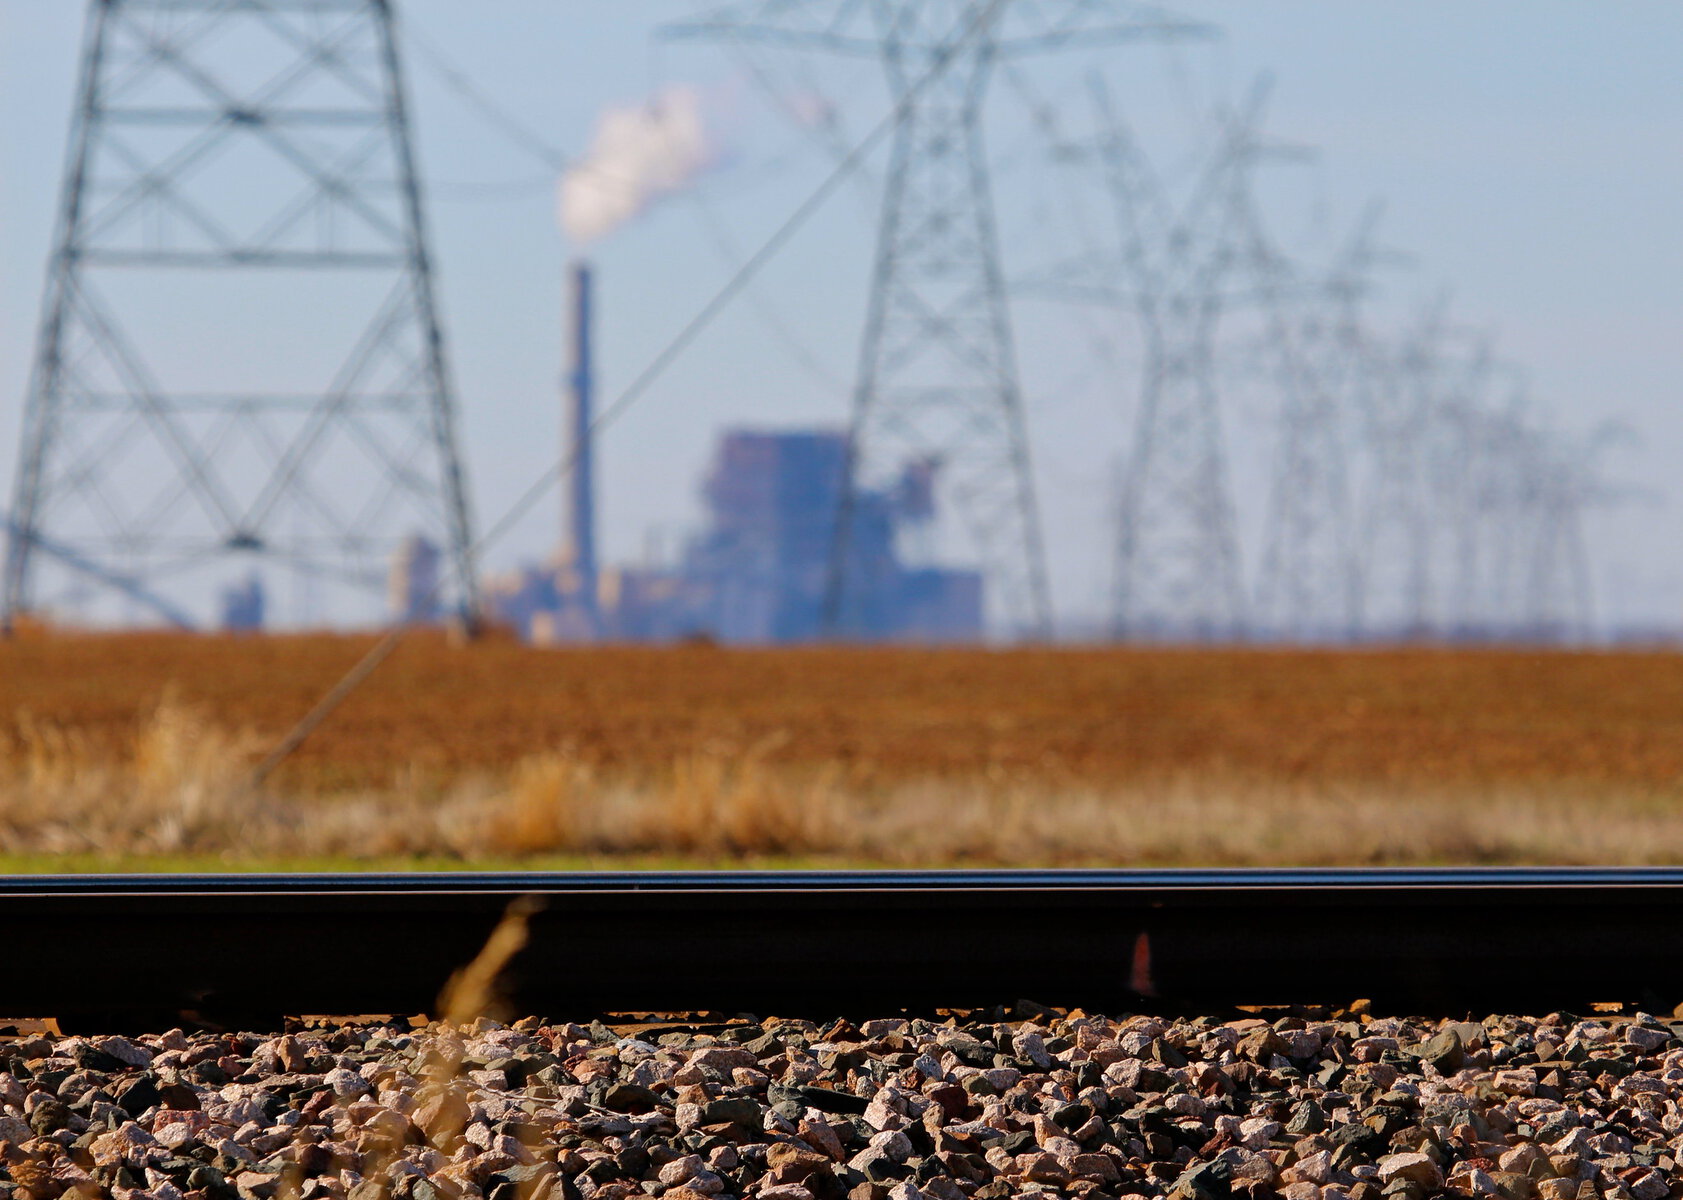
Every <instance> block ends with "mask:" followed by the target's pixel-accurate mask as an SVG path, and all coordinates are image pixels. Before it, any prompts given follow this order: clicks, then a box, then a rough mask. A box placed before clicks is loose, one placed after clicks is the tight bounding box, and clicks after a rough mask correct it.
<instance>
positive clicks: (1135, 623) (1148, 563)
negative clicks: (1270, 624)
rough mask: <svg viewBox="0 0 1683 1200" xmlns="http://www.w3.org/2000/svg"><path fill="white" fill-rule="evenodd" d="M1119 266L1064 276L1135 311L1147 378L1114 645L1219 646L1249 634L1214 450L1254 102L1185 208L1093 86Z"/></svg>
mask: <svg viewBox="0 0 1683 1200" xmlns="http://www.w3.org/2000/svg"><path fill="white" fill-rule="evenodd" d="M1095 100H1096V108H1097V110H1098V116H1099V123H1100V128H1099V136H1098V141H1097V144H1096V150H1097V153H1098V158H1099V161H1100V163H1101V165H1102V167H1103V170H1104V174H1105V179H1106V182H1107V184H1108V186H1109V189H1110V191H1111V192H1112V194H1113V197H1114V199H1115V202H1116V210H1117V219H1118V225H1119V237H1120V245H1121V253H1120V258H1119V260H1112V259H1110V258H1109V257H1107V256H1099V255H1094V256H1088V258H1087V259H1086V260H1084V261H1082V262H1078V263H1072V264H1069V265H1068V266H1067V267H1066V268H1064V269H1063V270H1062V271H1061V272H1060V273H1059V274H1060V277H1061V281H1062V282H1061V287H1062V288H1063V290H1064V291H1065V292H1066V293H1067V294H1068V295H1070V296H1072V297H1075V298H1084V299H1087V300H1090V301H1094V302H1099V303H1106V304H1112V305H1116V306H1119V307H1122V308H1125V309H1128V310H1131V311H1132V312H1133V313H1134V315H1135V317H1136V319H1137V322H1138V326H1139V334H1140V337H1141V340H1142V343H1143V347H1142V348H1143V352H1144V369H1143V374H1142V379H1141V385H1140V398H1139V409H1138V412H1137V414H1136V416H1135V428H1134V439H1133V444H1132V446H1131V447H1130V449H1129V455H1128V461H1127V465H1126V469H1125V474H1124V476H1123V481H1122V502H1121V505H1120V511H1119V514H1118V515H1119V521H1118V537H1117V556H1116V596H1115V602H1114V604H1115V607H1114V616H1113V621H1114V631H1115V634H1116V636H1117V637H1120V638H1128V639H1176V640H1178V639H1194V640H1208V639H1225V638H1231V637H1234V636H1236V635H1237V634H1239V633H1240V632H1242V631H1243V630H1244V628H1245V621H1246V610H1245V597H1244V593H1243V589H1242V584H1241V577H1240V568H1239V539H1238V533H1237V530H1236V523H1235V517H1234V508H1233V497H1232V492H1231V489H1230V485H1229V481H1228V473H1227V459H1226V454H1225V452H1224V449H1223V439H1222V433H1221V421H1220V403H1219V401H1220V396H1219V389H1218V387H1217V355H1218V350H1219V348H1220V345H1219V343H1220V339H1219V335H1220V332H1221V326H1222V323H1223V320H1224V318H1225V317H1226V316H1227V314H1228V312H1229V310H1230V309H1232V308H1233V307H1234V306H1235V305H1236V304H1237V303H1241V302H1245V303H1248V302H1251V301H1252V300H1254V295H1253V293H1254V291H1255V288H1254V287H1253V286H1250V285H1249V284H1248V282H1247V281H1246V280H1245V279H1244V278H1243V276H1244V274H1245V269H1246V267H1247V266H1252V265H1254V264H1253V263H1252V262H1251V261H1250V260H1251V253H1250V249H1251V246H1250V240H1249V239H1250V232H1251V225H1252V221H1253V217H1252V212H1251V204H1252V201H1251V196H1250V186H1251V174H1252V167H1253V166H1254V165H1255V163H1256V162H1257V160H1258V158H1259V157H1260V155H1261V154H1262V153H1263V147H1261V146H1260V144H1259V143H1258V140H1257V136H1256V127H1257V122H1258V120H1259V116H1258V111H1257V110H1258V109H1259V108H1260V94H1259V95H1258V97H1256V98H1255V99H1253V102H1252V106H1251V108H1250V109H1249V110H1247V111H1246V112H1243V113H1239V114H1234V115H1233V116H1231V117H1230V118H1228V119H1227V121H1226V123H1225V126H1224V128H1223V131H1222V138H1221V143H1220V145H1219V146H1218V148H1217V151H1216V153H1215V154H1214V155H1213V156H1212V157H1211V159H1210V161H1209V162H1208V163H1207V164H1206V165H1205V166H1204V168H1203V169H1202V170H1201V171H1200V172H1199V173H1198V175H1197V176H1196V178H1195V179H1194V180H1193V182H1192V185H1191V187H1190V190H1189V192H1188V194H1187V195H1186V196H1185V197H1176V196H1174V195H1172V194H1171V191H1170V189H1169V188H1168V187H1167V185H1166V184H1165V182H1164V180H1163V178H1162V177H1161V175H1160V174H1159V173H1158V172H1157V171H1155V170H1154V169H1153V168H1152V165H1151V163H1150V161H1149V160H1148V158H1147V156H1146V155H1145V153H1144V151H1143V150H1142V148H1141V147H1140V145H1139V143H1138V142H1137V141H1136V139H1135V138H1134V136H1133V134H1132V132H1131V131H1130V130H1129V129H1128V127H1127V125H1126V123H1125V121H1124V119H1123V118H1122V116H1121V114H1120V113H1118V112H1117V111H1116V109H1115V107H1114V105H1113V104H1112V103H1111V101H1110V99H1109V97H1108V95H1107V93H1106V92H1105V90H1104V88H1103V86H1102V85H1098V84H1096V85H1095Z"/></svg>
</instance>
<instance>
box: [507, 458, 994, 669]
mask: <svg viewBox="0 0 1683 1200" xmlns="http://www.w3.org/2000/svg"><path fill="white" fill-rule="evenodd" d="M846 470H847V438H846V436H845V435H844V434H841V433H836V432H831V431H799V432H760V431H750V430H732V431H729V432H727V433H726V434H725V435H724V437H723V438H722V439H721V441H720V443H719V448H718V451H717V453H716V455H715V457H714V460H713V464H712V466H711V467H710V468H709V470H708V472H707V476H706V479H705V482H704V483H703V485H702V499H703V502H704V504H705V506H706V513H707V519H706V523H705V525H704V526H703V528H702V530H701V531H700V532H699V533H698V534H697V535H696V536H695V537H694V538H692V539H691V540H690V542H689V544H688V545H687V547H686V548H685V550H684V552H683V554H682V556H681V559H680V561H679V563H678V564H677V565H676V566H673V567H666V568H626V567H620V568H607V569H604V570H602V571H601V572H600V575H599V577H598V580H597V585H598V586H597V594H596V596H595V597H594V599H595V604H594V605H593V606H592V605H587V604H586V603H584V599H583V598H582V597H581V596H579V594H578V590H577V589H578V574H577V573H576V572H574V571H572V570H571V569H570V567H569V565H568V564H567V563H565V562H562V563H559V564H557V565H555V566H552V567H547V568H545V567H529V568H526V569H523V570H521V571H517V572H512V573H510V574H508V575H504V576H500V577H497V578H493V579H491V580H488V581H487V584H486V588H485V594H486V597H487V605H488V607H489V609H490V612H491V615H492V617H493V619H495V620H499V621H501V622H502V623H504V624H507V625H510V626H512V627H514V628H515V629H517V630H518V631H519V632H520V633H521V634H522V635H523V636H525V637H527V638H529V639H531V640H533V641H538V642H556V641H561V642H565V641H580V640H587V639H588V637H589V636H590V634H591V633H592V632H593V631H596V632H598V633H599V636H602V637H605V638H611V639H614V640H620V641H644V640H670V639H675V638H683V637H697V636H705V637H710V638H714V639H716V640H718V641H721V642H727V643H749V644H756V643H760V644H763V643H778V642H798V641H810V640H813V639H815V638H818V637H821V636H823V635H824V634H825V633H826V632H827V630H826V628H825V626H826V621H825V604H826V597H827V591H828V588H829V583H830V574H831V564H832V557H833V555H834V554H835V552H836V528H837V521H838V518H839V515H840V508H841V504H842V496H843V483H844V480H845V478H846V474H845V473H846ZM934 473H935V472H934V467H933V465H932V464H929V463H916V464H913V465H912V466H910V467H909V468H908V469H907V470H906V471H905V472H904V474H903V475H902V477H901V479H900V480H898V481H897V482H896V484H895V485H894V486H893V487H892V488H889V489H886V490H883V491H868V492H864V493H862V494H861V495H859V496H857V497H855V502H854V505H853V509H854V511H853V517H852V522H851V534H850V536H849V538H848V539H847V542H848V546H847V552H848V557H849V569H850V578H852V579H854V580H860V581H863V585H862V586H860V587H858V588H854V589H850V595H851V596H852V597H853V601H852V602H850V603H849V605H848V606H847V611H846V612H845V613H844V614H843V617H844V620H843V621H842V623H841V625H840V629H839V632H841V633H843V634H844V635H845V636H847V637H850V638H865V639H872V640H883V641H893V640H913V641H965V640H975V639H979V638H980V637H981V636H982V579H981V576H980V574H979V573H977V572H975V571H962V570H949V569H946V568H937V567H913V566H908V565H907V564H906V563H905V562H904V561H903V560H902V555H901V552H900V548H899V545H898V543H899V541H900V535H902V534H903V533H907V532H910V531H912V530H915V529H916V528H918V527H920V526H923V525H926V524H927V523H928V522H929V521H930V520H931V519H932V518H933V517H934V514H935V499H934ZM592 613H594V617H592ZM592 619H594V621H595V622H596V624H594V625H593V624H592Z"/></svg>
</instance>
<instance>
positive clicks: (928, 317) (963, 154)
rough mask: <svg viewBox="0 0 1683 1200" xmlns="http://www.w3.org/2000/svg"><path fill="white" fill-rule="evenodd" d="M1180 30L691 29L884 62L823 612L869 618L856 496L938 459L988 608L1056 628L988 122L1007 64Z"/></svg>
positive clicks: (946, 22) (879, 24) (927, 19)
mask: <svg viewBox="0 0 1683 1200" xmlns="http://www.w3.org/2000/svg"><path fill="white" fill-rule="evenodd" d="M1189 28H1191V27H1189V26H1187V25H1185V24H1182V23H1177V22H1174V21H1172V20H1170V19H1168V18H1165V17H1163V16H1161V15H1159V14H1157V13H1155V12H1152V11H1143V10H1140V9H1138V8H1137V7H1136V6H1134V5H1131V4H1127V3H1122V2H1119V0H892V2H890V0H879V2H878V3H873V4H861V3H858V2H857V0H752V2H749V3H742V4H735V5H729V6H726V7H724V8H722V9H719V10H716V11H714V12H713V13H712V14H711V15H709V16H707V17H704V18H702V19H701V20H698V21H695V22H692V23H689V24H686V25H684V26H680V27H678V28H677V29H676V30H675V31H676V32H679V33H683V34H688V35H711V36H716V37H733V38H739V39H745V40H754V41H760V42H764V43H768V44H771V45H775V46H780V47H785V48H794V49H808V50H818V51H825V52H830V53H838V54H851V55H859V56H866V57H871V58H876V59H880V61H881V62H882V64H883V66H884V69H885V70H886V72H887V75H888V83H889V89H890V92H891V94H892V96H893V98H894V100H895V103H896V104H897V105H898V118H899V119H898V126H897V128H896V130H895V137H894V142H893V148H892V151H891V153H890V158H889V169H888V175H887V179H886V183H885V192H884V196H883V202H882V216H881V223H880V226H879V231H878V240H877V251H876V261H875V267H874V274H873V280H872V285H871V295H870V303H869V307H868V310H867V316H866V322H865V333H864V341H863V346H862V349H861V353H860V362H859V371H858V379H857V384H856V390H855V394H854V400H853V419H852V437H851V446H852V449H853V457H852V464H851V468H850V471H849V479H848V482H847V488H846V496H847V499H846V501H844V513H843V516H842V518H841V520H840V522H839V523H838V528H839V530H840V538H839V542H840V545H839V548H838V553H837V555H836V560H835V561H836V568H835V570H836V578H835V579H833V580H832V585H831V590H832V600H831V608H832V612H831V617H832V618H833V619H834V624H835V627H837V628H839V629H840V630H841V631H844V632H845V631H847V630H849V629H853V628H859V627H860V626H861V625H863V624H865V623H866V622H868V619H869V617H868V614H869V611H870V609H871V606H872V597H871V585H870V580H871V578H872V564H871V563H869V562H863V561H861V560H860V557H859V556H858V555H857V554H855V553H849V552H848V544H849V540H850V539H849V532H850V522H851V519H852V517H851V514H852V511H853V509H854V507H855V503H856V498H857V497H859V496H861V495H863V493H864V492H865V491H866V490H868V489H869V490H877V489H888V488H891V487H892V484H893V480H894V479H895V478H896V477H897V476H898V474H899V472H900V471H901V470H902V469H903V468H904V467H905V465H906V464H908V463H912V462H922V461H933V462H934V463H935V464H936V465H937V466H938V468H939V471H940V473H941V478H942V481H943V489H944V491H945V493H946V495H947V496H948V497H949V498H950V499H951V501H952V502H954V503H955V504H956V505H957V507H958V509H959V516H960V519H961V520H962V521H963V523H964V525H965V526H966V527H967V530H968V533H969V535H970V538H971V541H972V542H973V544H974V546H975V548H976V551H977V553H978V555H979V558H980V560H981V562H982V563H983V565H984V567H985V568H986V569H987V572H988V578H989V580H990V582H991V584H992V585H993V586H994V587H995V588H996V589H997V590H998V601H999V603H998V606H997V607H998V611H999V612H1000V613H1001V614H1003V616H1004V617H1005V618H1006V620H1007V621H1008V622H1009V623H1010V624H1011V625H1012V626H1013V627H1015V628H1017V629H1020V630H1024V631H1027V632H1029V633H1031V634H1038V635H1044V634H1045V633H1047V632H1048V631H1049V629H1050V625H1051V600H1050V597H1049V594H1048V588H1047V582H1046V564H1045V552H1044V549H1043V547H1042V542H1041V529H1040V516H1039V512H1038V509H1037V505H1036V501H1035V490H1034V482H1033V478H1032V474H1031V470H1030V464H1029V447H1028V436H1027V433H1026V431H1025V428H1024V421H1023V405H1022V393H1021V388H1020V385H1019V381H1018V375H1017V361H1016V352H1015V348H1014V344H1013V341H1012V333H1011V320H1010V312H1009V307H1008V304H1007V298H1006V287H1005V282H1004V276H1003V273H1002V271H1001V267H1000V247H999V236H998V232H997V229H996V227H995V219H994V203H993V188H992V182H991V179H990V174H989V163H988V156H987V150H986V143H985V137H984V120H983V112H984V107H985V104H986V100H987V94H988V84H989V81H990V77H991V74H992V71H993V68H994V66H995V65H996V64H997V63H998V62H999V61H1001V60H1002V59H1008V58H1015V57H1019V56H1023V55H1028V54H1033V53H1043V52H1049V51H1056V50H1061V49H1066V48H1070V47H1077V46H1079V47H1083V48H1091V47H1094V46H1102V45H1105V44H1109V43H1117V42H1122V41H1130V40H1135V39H1138V38H1142V37H1150V36H1160V35H1165V34H1174V33H1179V32H1184V31H1186V30H1188V29H1189Z"/></svg>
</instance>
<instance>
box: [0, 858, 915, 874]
mask: <svg viewBox="0 0 1683 1200" xmlns="http://www.w3.org/2000/svg"><path fill="white" fill-rule="evenodd" d="M883 865H884V864H882V863H874V862H862V861H856V860H845V859H834V858H820V857H813V856H802V857H782V858H775V857H755V858H721V857H702V856H682V855H627V856H623V857H622V856H617V855H615V856H609V855H540V856H536V857H531V858H476V859H460V858H425V857H423V858H405V857H392V858H320V857H317V858H309V857H286V856H273V857H269V856H263V857H243V856H240V857H236V856H232V855H216V854H197V855H191V854H190V855H137V854H66V855H53V854H0V875H173V874H180V875H193V874H250V875H255V874H265V873H274V874H292V873H301V874H331V873H338V872H410V871H415V872H419V871H724V870H746V871H779V870H782V871H801V870H838V869H860V870H864V869H870V868H873V867H881V866H883Z"/></svg>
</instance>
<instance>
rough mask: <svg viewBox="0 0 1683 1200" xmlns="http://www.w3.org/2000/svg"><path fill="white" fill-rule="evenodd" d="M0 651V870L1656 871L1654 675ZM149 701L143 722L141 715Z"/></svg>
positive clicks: (246, 647) (1665, 842) (1648, 669)
mask: <svg viewBox="0 0 1683 1200" xmlns="http://www.w3.org/2000/svg"><path fill="white" fill-rule="evenodd" d="M361 648H362V643H361V642H359V641H358V640H357V639H349V638H326V637H316V638H298V639H276V640H257V641H234V640H222V639H214V638H171V637H161V636H136V637H104V638H100V637H69V636H59V637H37V638H31V639H26V640H19V641H17V642H13V643H10V644H0V854H6V855H13V856H17V855H55V854H64V855H87V854H94V853H122V854H126V855H142V856H147V855H155V856H180V855H184V854H186V855H209V856H221V857H222V858H224V859H226V860H228V861H230V862H241V861H252V860H255V859H262V858H274V857H285V858H289V859H300V858H305V859H308V858H334V859H341V860H343V859H353V860H355V859H363V860H366V859H374V858H378V859H382V860H390V859H392V858H403V857H421V856H424V857H426V858H428V859H431V860H439V859H444V860H450V861H462V862H475V861H487V860H497V861H510V860H515V861H518V860H522V859H532V858H538V857H553V856H557V855H568V856H589V857H592V858H595V859H609V860H612V859H615V858H624V857H626V856H642V857H646V856H651V855H660V856H669V857H670V856H678V857H681V858H683V859H686V860H695V861H704V862H727V861H733V860H737V859H740V858H744V857H748V858H754V859H766V858H779V859H801V860H805V861H821V862H869V863H884V864H895V865H914V864H924V865H958V864H965V863H1000V864H1016V865H1049V864H1096V863H1111V864H1167V863H1197V864H1210V865H1228V864H1279V863H1301V864H1332V863H1367V864H1381V863H1409V862H1480V863H1507V862H1513V863H1518V862H1576V863H1661V862H1683V820H1680V819H1679V818H1680V817H1683V737H1680V736H1679V735H1680V734H1683V658H1680V657H1678V656H1675V655H1669V654H1640V655H1639V654H1626V655H1610V654H1599V655H1598V654H1559V653H1478V654H1459V655H1455V654H1447V653H1433V652H1420V651H1415V652H1394V653H1343V654H1338V653H1284V652H1279V653H1261V652H1251V653H1247V652H1215V653H1191V652H1173V651H1109V650H1107V651H1025V652H1016V653H989V652H981V651H851V652H850V651H840V650H800V651H781V652H775V651H764V652H759V651H756V652H747V653H734V652H723V651H717V650H705V649H696V648H685V649H674V650H631V649H612V650H600V651H589V652H542V651H532V650H527V649H524V648H521V647H518V646H513V645H511V644H507V643H493V644H490V645H487V646H480V647H475V648H472V649H469V650H465V651H453V650H450V649H448V648H446V647H445V646H444V645H442V643H437V642H430V641H427V640H425V639H423V640H421V641H419V642H417V643H416V644H414V645H412V646H409V647H406V649H405V650H404V651H403V652H401V653H400V655H399V656H398V658H397V659H396V660H395V661H394V663H393V664H392V670H391V673H390V674H382V675H380V676H377V677H376V681H375V683H374V685H372V688H371V690H370V692H368V693H366V694H361V695H359V696H358V697H357V698H356V699H354V700H353V701H352V702H351V705H350V706H348V707H347V709H346V711H345V713H344V715H343V720H341V721H337V722H335V723H333V724H330V725H329V727H328V728H327V729H326V730H325V731H324V736H323V737H322V738H321V739H320V740H319V741H317V742H314V743H312V744H311V745H310V746H309V748H308V750H307V752H306V753H305V755H303V756H302V757H301V758H300V760H299V761H297V762H296V763H294V764H292V765H290V766H289V767H288V769H287V771H286V772H284V773H283V774H282V775H280V776H278V777H277V778H276V779H275V780H274V781H273V782H272V783H271V785H270V786H269V787H268V788H266V789H265V790H263V791H261V792H259V791H257V790H254V789H253V788H252V787H251V786H250V784H249V782H248V781H249V768H250V765H251V763H252V762H254V761H255V759H256V758H257V757H258V756H260V754H261V753H262V751H263V750H264V749H265V748H266V747H267V746H268V745H270V744H272V741H273V739H274V738H275V737H276V736H278V734H279V732H280V731H281V730H282V729H283V728H284V726H285V724H286V722H287V720H288V719H290V718H291V717H293V716H295V715H296V714H297V713H299V712H301V711H302V710H303V709H304V708H305V707H306V706H307V704H308V702H309V700H310V699H312V698H313V696H314V694H315V693H316V692H317V691H318V690H319V689H320V688H321V687H322V686H324V685H325V683H326V682H328V680H329V679H330V677H331V676H332V675H333V673H334V672H335V671H336V670H337V669H339V668H340V667H341V666H342V665H344V664H345V663H347V662H349V661H350V660H352V659H353V658H354V657H355V656H356V654H357V653H358V652H359V651H360V649H361ZM160 697H162V699H160Z"/></svg>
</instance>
